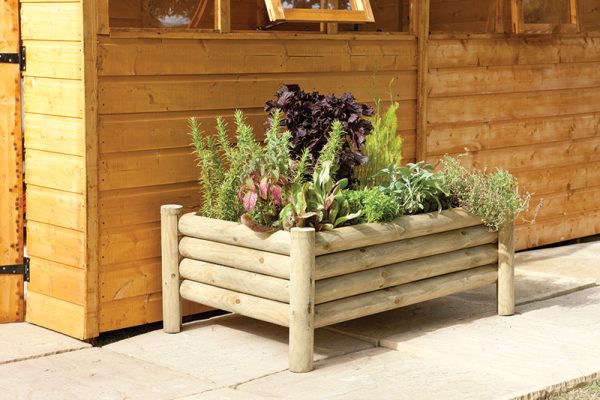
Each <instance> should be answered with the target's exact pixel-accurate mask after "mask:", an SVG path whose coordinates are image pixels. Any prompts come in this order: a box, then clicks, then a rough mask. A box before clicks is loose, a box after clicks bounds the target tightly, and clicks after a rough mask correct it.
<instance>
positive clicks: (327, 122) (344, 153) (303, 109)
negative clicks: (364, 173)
mask: <svg viewBox="0 0 600 400" xmlns="http://www.w3.org/2000/svg"><path fill="white" fill-rule="evenodd" d="M275 110H281V111H283V112H284V113H285V119H283V120H282V121H281V123H282V125H284V126H285V127H287V129H289V130H290V132H291V133H292V136H293V137H292V148H291V152H292V158H294V159H298V158H299V157H300V155H301V154H302V152H303V151H305V150H308V157H309V158H308V164H307V171H308V173H309V174H311V173H312V172H313V170H314V166H315V164H316V162H317V159H318V158H319V155H320V153H321V150H322V149H323V147H324V146H325V144H326V143H327V140H328V137H327V133H328V132H330V131H331V129H332V125H333V122H334V121H339V122H340V123H341V124H342V130H343V132H344V136H343V137H342V149H341V151H340V153H339V159H338V161H337V162H338V165H339V167H338V168H337V171H336V173H335V175H334V177H335V178H336V179H342V178H348V179H350V178H351V176H352V171H353V169H354V168H355V167H356V166H357V165H360V164H364V163H365V162H366V161H367V157H366V156H365V155H364V154H363V153H362V150H361V148H362V147H363V144H364V142H365V138H366V137H367V135H369V133H370V132H371V130H372V129H373V126H372V124H371V122H369V121H368V120H367V119H366V117H370V116H372V115H373V109H372V108H371V107H369V106H367V105H365V104H360V103H357V102H356V100H355V99H354V96H352V95H351V94H350V93H344V94H342V95H341V97H339V98H338V97H336V96H334V95H333V94H328V95H322V94H319V93H318V92H311V93H308V92H304V91H303V90H301V89H300V87H299V86H298V85H288V86H283V87H281V88H280V89H279V90H278V91H277V93H276V94H275V99H274V100H272V101H269V102H267V104H266V106H265V111H267V112H270V113H273V112H275Z"/></svg>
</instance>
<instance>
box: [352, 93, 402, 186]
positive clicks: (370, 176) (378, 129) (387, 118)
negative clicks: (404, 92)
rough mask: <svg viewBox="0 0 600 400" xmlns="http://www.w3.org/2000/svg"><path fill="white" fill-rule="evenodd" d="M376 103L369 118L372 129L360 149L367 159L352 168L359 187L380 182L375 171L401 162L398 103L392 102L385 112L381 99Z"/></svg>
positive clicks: (396, 165) (381, 180)
mask: <svg viewBox="0 0 600 400" xmlns="http://www.w3.org/2000/svg"><path fill="white" fill-rule="evenodd" d="M376 104H377V107H376V110H377V111H376V113H375V115H374V116H373V117H371V118H369V120H370V121H371V123H372V124H373V130H372V131H371V134H370V135H369V136H367V138H366V140H365V145H364V147H363V149H362V152H363V154H364V155H365V156H367V157H368V160H367V162H366V163H364V164H362V165H358V166H357V167H356V168H355V169H354V178H355V179H356V180H357V181H358V186H359V187H361V188H365V187H370V186H374V185H379V184H381V183H382V182H383V181H384V177H382V176H378V175H377V173H378V172H380V171H381V170H383V169H384V168H387V167H389V166H390V165H394V166H395V167H399V166H400V165H401V162H402V138H401V137H400V136H399V135H398V117H397V112H398V108H399V107H400V104H398V103H397V102H394V103H392V105H391V106H390V107H389V108H388V109H387V110H386V111H385V112H383V105H382V102H381V100H378V101H377V102H376Z"/></svg>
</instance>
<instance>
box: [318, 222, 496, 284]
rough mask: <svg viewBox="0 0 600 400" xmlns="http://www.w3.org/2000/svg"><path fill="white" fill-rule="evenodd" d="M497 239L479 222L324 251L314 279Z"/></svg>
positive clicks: (491, 241) (492, 241) (473, 245)
mask: <svg viewBox="0 0 600 400" xmlns="http://www.w3.org/2000/svg"><path fill="white" fill-rule="evenodd" d="M497 240H498V234H497V233H496V232H491V231H490V230H489V228H487V227H485V226H483V225H478V226H474V227H470V228H465V229H460V230H454V231H450V232H443V233H437V234H433V235H426V236H421V237H415V238H412V239H405V240H399V241H396V242H391V243H384V244H379V245H374V246H369V247H366V248H357V249H353V250H347V251H343V252H339V253H332V254H327V255H323V256H319V257H317V261H316V263H317V267H316V279H317V280H319V279H324V278H330V277H333V276H338V275H344V274H349V273H352V272H356V271H362V270H368V269H371V268H377V267H381V266H384V265H389V264H394V263H398V262H401V261H407V260H412V259H416V258H420V257H425V256H432V255H435V254H441V253H447V252H449V251H453V250H459V249H463V248H468V247H475V246H480V245H483V244H488V243H495V242H496V241H497ZM342 241H343V240H342Z"/></svg>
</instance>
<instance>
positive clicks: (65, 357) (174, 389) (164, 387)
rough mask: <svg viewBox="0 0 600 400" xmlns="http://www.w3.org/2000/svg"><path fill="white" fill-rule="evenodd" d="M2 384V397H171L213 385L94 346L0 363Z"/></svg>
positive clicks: (165, 399)
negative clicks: (92, 347)
mask: <svg viewBox="0 0 600 400" xmlns="http://www.w3.org/2000/svg"><path fill="white" fill-rule="evenodd" d="M0 387H1V388H2V393H1V394H0V398H2V399H28V400H38V399H39V400H71V399H73V400H81V399H102V400H113V399H114V400H122V399H127V400H137V399H139V400H171V399H176V398H181V397H185V396H191V395H193V394H197V393H201V392H204V391H207V390H210V389H212V388H216V387H217V385H215V384H214V383H213V382H210V381H209V380H207V379H199V378H194V377H192V376H190V375H187V374H184V373H181V372H177V371H173V370H170V369H168V368H164V367H160V366H157V365H154V364H151V363H148V362H144V361H140V360H137V359H134V358H131V357H127V356H124V355H121V354H117V353H113V352H111V351H108V350H102V349H98V348H94V349H85V350H79V351H74V352H69V353H62V354H58V355H53V356H49V357H43V358H36V359H31V360H25V361H21V362H16V363H10V364H3V365H0Z"/></svg>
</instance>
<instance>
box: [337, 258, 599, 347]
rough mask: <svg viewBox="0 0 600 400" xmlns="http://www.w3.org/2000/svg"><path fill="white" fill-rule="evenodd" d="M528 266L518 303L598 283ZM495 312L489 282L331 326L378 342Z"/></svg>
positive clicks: (519, 282) (519, 281) (518, 286)
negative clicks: (548, 272)
mask: <svg viewBox="0 0 600 400" xmlns="http://www.w3.org/2000/svg"><path fill="white" fill-rule="evenodd" d="M526 268H527V266H521V267H519V268H517V270H516V273H515V299H516V303H517V304H518V305H519V304H527V303H531V302H535V301H539V300H545V299H550V298H554V297H557V296H562V295H565V294H568V293H573V292H576V291H580V290H584V289H588V288H590V287H596V286H597V284H596V280H595V278H586V277H581V278H576V277H562V276H556V275H550V274H543V273H538V272H530V271H529V270H528V269H526ZM495 314H496V285H487V286H484V287H481V288H478V289H474V290H470V291H468V292H463V293H457V294H455V295H452V296H447V297H443V298H440V299H435V300H431V301H427V302H424V303H420V304H415V305H412V306H408V307H403V308H400V309H397V310H392V311H387V312H384V313H381V314H376V315H372V316H368V317H364V318H360V319H357V320H352V321H348V322H343V323H341V324H337V325H334V326H332V327H331V329H332V330H333V331H335V332H339V333H342V334H346V335H350V336H353V337H357V338H360V339H362V340H367V341H373V342H374V343H378V340H380V339H382V338H385V337H387V336H389V335H393V334H397V333H401V332H412V333H416V334H420V333H419V332H420V331H429V330H435V329H437V328H439V327H447V326H450V325H455V324H463V323H465V322H470V321H471V320H474V319H477V318H481V317H485V316H492V315H495Z"/></svg>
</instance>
